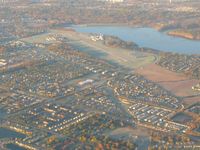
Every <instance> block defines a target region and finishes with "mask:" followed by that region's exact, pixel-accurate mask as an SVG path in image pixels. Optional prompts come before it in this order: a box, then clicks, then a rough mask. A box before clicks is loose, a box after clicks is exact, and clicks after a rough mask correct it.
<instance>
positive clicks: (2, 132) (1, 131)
mask: <svg viewBox="0 0 200 150" xmlns="http://www.w3.org/2000/svg"><path fill="white" fill-rule="evenodd" d="M25 137H26V135H24V134H21V133H18V132H15V131H12V130H9V129H6V128H0V139H1V138H25Z"/></svg>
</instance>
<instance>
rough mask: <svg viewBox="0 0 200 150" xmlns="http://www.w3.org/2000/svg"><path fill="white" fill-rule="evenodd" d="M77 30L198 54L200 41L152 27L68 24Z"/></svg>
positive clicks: (166, 50) (199, 52)
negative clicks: (168, 33)
mask: <svg viewBox="0 0 200 150" xmlns="http://www.w3.org/2000/svg"><path fill="white" fill-rule="evenodd" d="M70 27H71V28H73V29H75V30H76V31H77V32H82V33H97V34H100V33H101V34H104V35H112V36H117V37H119V38H121V39H122V40H125V41H132V42H134V43H136V44H138V45H139V46H140V47H146V48H151V49H156V50H160V51H165V52H176V53H183V54H200V41H195V40H189V39H185V38H180V37H174V36H169V35H167V34H166V33H164V32H159V31H157V30H155V29H152V28H132V27H124V26H78V25H77V26H76V25H74V26H70Z"/></svg>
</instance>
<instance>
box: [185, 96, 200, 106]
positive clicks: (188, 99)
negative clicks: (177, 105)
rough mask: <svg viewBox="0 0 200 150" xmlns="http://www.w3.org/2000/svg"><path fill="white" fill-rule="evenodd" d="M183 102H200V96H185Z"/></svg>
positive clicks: (187, 103) (188, 103) (190, 103)
mask: <svg viewBox="0 0 200 150" xmlns="http://www.w3.org/2000/svg"><path fill="white" fill-rule="evenodd" d="M183 102H184V103H185V104H186V105H192V104H194V103H197V102H200V96H196V97H192V98H185V99H184V100H183Z"/></svg>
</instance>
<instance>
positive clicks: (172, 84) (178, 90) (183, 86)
mask: <svg viewBox="0 0 200 150" xmlns="http://www.w3.org/2000/svg"><path fill="white" fill-rule="evenodd" d="M137 72H138V73H139V74H141V75H143V76H145V77H146V78H147V79H149V80H151V81H154V82H156V83H159V84H160V85H161V86H163V87H164V88H166V89H167V90H169V91H171V92H173V93H174V94H175V95H177V96H181V97H185V96H191V95H196V94H198V93H197V92H195V91H193V90H192V86H194V85H196V84H198V83H199V80H191V79H188V78H187V77H186V76H185V75H183V74H179V73H175V72H171V71H169V70H166V69H164V68H162V67H160V66H158V65H156V64H150V65H147V66H145V67H143V68H140V69H137Z"/></svg>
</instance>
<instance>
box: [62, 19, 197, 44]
mask: <svg viewBox="0 0 200 150" xmlns="http://www.w3.org/2000/svg"><path fill="white" fill-rule="evenodd" d="M72 26H80V27H84V26H85V27H93V26H102V27H103V26H119V27H129V28H152V29H154V30H156V31H158V32H160V33H164V34H166V35H169V36H172V37H179V38H183V39H187V40H192V41H200V39H197V38H195V37H194V36H193V35H192V34H191V36H193V37H188V36H185V35H182V34H179V33H173V32H174V31H175V30H176V29H168V30H162V28H157V27H156V26H154V25H149V26H148V25H130V24H123V23H108V24H99V23H89V24H73V25H69V26H65V27H72ZM186 32H187V31H186Z"/></svg>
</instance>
